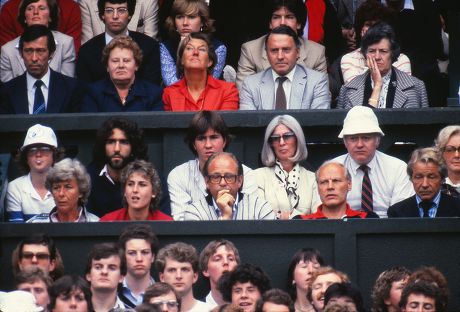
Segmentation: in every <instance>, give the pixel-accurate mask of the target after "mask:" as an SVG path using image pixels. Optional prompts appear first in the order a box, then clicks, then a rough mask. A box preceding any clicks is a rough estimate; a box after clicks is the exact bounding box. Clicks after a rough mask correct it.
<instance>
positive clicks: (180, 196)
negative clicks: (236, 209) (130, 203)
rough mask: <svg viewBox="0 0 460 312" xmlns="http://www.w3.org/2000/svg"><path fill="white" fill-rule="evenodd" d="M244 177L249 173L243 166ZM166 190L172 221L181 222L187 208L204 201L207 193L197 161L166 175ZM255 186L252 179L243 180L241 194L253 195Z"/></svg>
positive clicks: (184, 164)
mask: <svg viewBox="0 0 460 312" xmlns="http://www.w3.org/2000/svg"><path fill="white" fill-rule="evenodd" d="M243 171H244V175H245V177H246V175H247V173H248V172H250V171H251V168H248V167H246V166H244V165H243ZM168 190H169V196H170V198H171V215H172V216H173V218H174V220H177V221H183V220H184V213H185V210H186V209H187V206H188V205H190V204H191V203H194V202H198V201H200V200H201V199H204V198H205V197H206V196H207V195H208V192H207V190H206V181H205V180H204V177H203V175H202V174H201V171H200V166H199V161H198V159H193V160H189V161H187V162H186V163H183V164H182V165H179V166H177V167H176V168H174V169H173V170H171V172H170V173H169V175H168ZM256 191H257V185H256V183H255V180H254V179H247V180H246V179H244V183H243V191H242V192H243V193H245V194H249V193H251V194H252V193H255V192H256Z"/></svg>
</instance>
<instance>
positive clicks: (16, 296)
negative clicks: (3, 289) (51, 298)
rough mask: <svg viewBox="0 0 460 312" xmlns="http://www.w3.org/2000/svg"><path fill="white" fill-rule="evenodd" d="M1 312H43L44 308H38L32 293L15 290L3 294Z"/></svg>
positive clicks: (0, 299) (0, 305) (0, 303)
mask: <svg viewBox="0 0 460 312" xmlns="http://www.w3.org/2000/svg"><path fill="white" fill-rule="evenodd" d="M0 311H2V312H41V311H43V307H40V306H37V304H36V301H35V297H34V296H33V295H32V294H31V293H30V292H27V291H22V290H15V291H11V292H7V293H2V294H1V296H0Z"/></svg>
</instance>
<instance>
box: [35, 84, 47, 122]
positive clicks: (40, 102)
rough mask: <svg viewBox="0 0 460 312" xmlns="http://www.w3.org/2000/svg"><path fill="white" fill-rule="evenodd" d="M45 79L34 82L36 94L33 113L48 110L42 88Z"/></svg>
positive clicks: (41, 112)
mask: <svg viewBox="0 0 460 312" xmlns="http://www.w3.org/2000/svg"><path fill="white" fill-rule="evenodd" d="M42 85H43V81H41V80H37V81H35V83H34V86H35V96H34V108H33V114H34V115H36V114H43V113H44V112H45V110H46V107H45V97H44V96H43V92H42V88H41V86H42Z"/></svg>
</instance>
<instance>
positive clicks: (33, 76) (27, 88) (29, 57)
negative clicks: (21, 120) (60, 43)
mask: <svg viewBox="0 0 460 312" xmlns="http://www.w3.org/2000/svg"><path fill="white" fill-rule="evenodd" d="M55 50H56V43H55V41H54V37H53V34H52V32H51V30H49V29H48V27H46V26H43V25H32V26H30V27H27V28H26V30H25V31H24V33H23V34H22V35H21V38H20V39H19V51H20V53H21V56H22V58H23V60H24V64H25V66H26V72H25V73H24V74H22V75H21V76H18V77H16V78H14V79H12V80H10V81H8V82H7V83H6V84H5V85H4V87H3V89H2V91H1V93H0V114H42V113H69V112H77V111H79V108H80V107H79V106H80V102H81V97H82V95H83V94H84V89H83V87H82V85H81V84H80V83H78V81H77V80H76V79H73V78H70V77H67V76H64V75H62V74H59V73H57V72H55V71H53V70H52V69H51V68H49V65H48V62H49V60H50V59H51V58H52V57H53V53H54V51H55Z"/></svg>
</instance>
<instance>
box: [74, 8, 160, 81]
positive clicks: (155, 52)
mask: <svg viewBox="0 0 460 312" xmlns="http://www.w3.org/2000/svg"><path fill="white" fill-rule="evenodd" d="M152 2H153V1H152ZM97 7H98V11H99V18H100V19H101V20H102V21H103V22H104V24H105V32H103V33H102V34H99V35H97V36H95V37H93V38H92V39H90V40H88V41H87V42H86V43H85V44H83V45H82V46H81V48H80V52H79V54H78V61H77V67H76V73H77V77H78V79H80V80H83V81H85V82H87V83H91V82H95V81H98V80H101V79H103V78H106V77H108V74H107V69H106V68H105V67H104V65H103V64H102V62H101V59H102V50H104V47H105V46H106V45H107V44H108V43H109V42H110V41H112V39H113V38H116V37H119V36H130V37H131V38H132V39H133V40H134V41H135V42H136V43H137V44H138V45H139V47H140V48H141V50H142V54H143V62H142V64H141V65H140V66H139V70H138V73H137V74H136V76H137V77H140V78H142V79H145V80H148V81H150V82H153V83H155V84H158V85H159V84H160V82H161V70H160V46H159V44H158V42H157V41H156V40H155V39H153V38H151V37H149V36H147V35H144V34H143V33H139V32H136V31H131V30H128V24H130V21H131V19H132V18H133V16H134V10H135V8H136V0H97ZM140 14H141V13H140Z"/></svg>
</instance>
